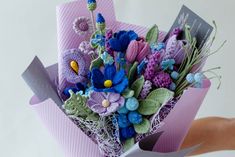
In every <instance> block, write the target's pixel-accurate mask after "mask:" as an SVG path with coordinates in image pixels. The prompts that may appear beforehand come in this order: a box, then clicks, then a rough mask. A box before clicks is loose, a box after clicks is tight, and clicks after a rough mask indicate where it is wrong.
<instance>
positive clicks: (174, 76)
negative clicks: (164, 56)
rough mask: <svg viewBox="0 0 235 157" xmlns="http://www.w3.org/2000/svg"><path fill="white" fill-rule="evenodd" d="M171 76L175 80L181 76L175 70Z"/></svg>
mask: <svg viewBox="0 0 235 157" xmlns="http://www.w3.org/2000/svg"><path fill="white" fill-rule="evenodd" d="M171 78H173V79H174V80H177V79H178V78H179V73H178V72H176V71H173V72H172V73H171Z"/></svg>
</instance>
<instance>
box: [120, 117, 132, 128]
mask: <svg viewBox="0 0 235 157" xmlns="http://www.w3.org/2000/svg"><path fill="white" fill-rule="evenodd" d="M130 125H131V123H130V122H129V120H128V118H127V115H125V114H119V115H118V126H119V127H120V128H126V127H128V126H130Z"/></svg>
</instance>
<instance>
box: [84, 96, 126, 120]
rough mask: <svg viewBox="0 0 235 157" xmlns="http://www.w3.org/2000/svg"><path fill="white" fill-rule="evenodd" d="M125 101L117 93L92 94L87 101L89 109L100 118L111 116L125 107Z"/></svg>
mask: <svg viewBox="0 0 235 157" xmlns="http://www.w3.org/2000/svg"><path fill="white" fill-rule="evenodd" d="M124 103H125V99H124V98H123V97H122V96H121V95H120V94H117V93H107V94H106V93H104V92H92V93H91V94H90V98H89V100H88V101H87V105H88V107H89V108H90V109H91V110H92V111H94V112H96V113H98V114H99V115H100V116H109V115H111V114H112V113H114V112H116V111H117V110H118V109H119V108H121V107H123V105H124Z"/></svg>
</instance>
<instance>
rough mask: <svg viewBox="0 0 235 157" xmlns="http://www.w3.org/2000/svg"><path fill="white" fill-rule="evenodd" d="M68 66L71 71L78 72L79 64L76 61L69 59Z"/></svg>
mask: <svg viewBox="0 0 235 157" xmlns="http://www.w3.org/2000/svg"><path fill="white" fill-rule="evenodd" d="M70 67H71V68H72V69H73V71H74V72H75V73H76V74H78V71H79V65H78V63H77V62H76V61H71V62H70Z"/></svg>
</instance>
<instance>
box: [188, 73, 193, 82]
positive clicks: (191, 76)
mask: <svg viewBox="0 0 235 157" xmlns="http://www.w3.org/2000/svg"><path fill="white" fill-rule="evenodd" d="M186 80H187V81H188V83H193V82H194V81H195V80H194V74H192V73H189V74H188V75H187V76H186Z"/></svg>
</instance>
